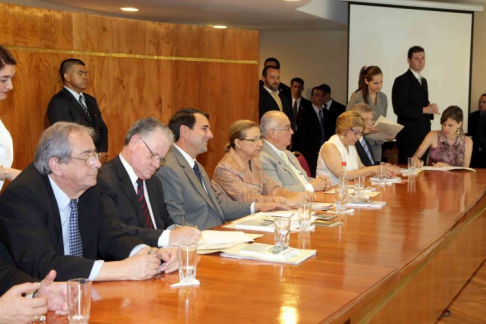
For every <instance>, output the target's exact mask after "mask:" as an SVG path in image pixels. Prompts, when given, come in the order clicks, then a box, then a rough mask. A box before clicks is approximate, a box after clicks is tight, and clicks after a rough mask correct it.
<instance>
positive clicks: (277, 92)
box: [263, 86, 280, 94]
mask: <svg viewBox="0 0 486 324" xmlns="http://www.w3.org/2000/svg"><path fill="white" fill-rule="evenodd" d="M263 87H264V88H265V90H267V91H268V92H269V93H270V94H272V93H276V94H279V93H280V91H279V90H278V89H277V91H273V90H272V89H270V88H267V87H266V86H263Z"/></svg>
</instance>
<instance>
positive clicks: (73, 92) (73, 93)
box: [64, 86, 84, 101]
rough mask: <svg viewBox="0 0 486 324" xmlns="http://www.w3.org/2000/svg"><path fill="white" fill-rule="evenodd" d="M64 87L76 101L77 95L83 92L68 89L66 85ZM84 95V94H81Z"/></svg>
mask: <svg viewBox="0 0 486 324" xmlns="http://www.w3.org/2000/svg"><path fill="white" fill-rule="evenodd" d="M64 89H66V90H67V91H69V92H70V93H71V94H72V95H73V96H74V98H76V101H79V96H81V95H82V94H83V93H82V92H80V93H77V92H76V91H74V90H73V89H69V88H68V87H66V86H64ZM83 97H84V96H83Z"/></svg>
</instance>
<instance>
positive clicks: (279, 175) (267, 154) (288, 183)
mask: <svg viewBox="0 0 486 324" xmlns="http://www.w3.org/2000/svg"><path fill="white" fill-rule="evenodd" d="M285 154H286V155H287V157H288V159H289V162H290V163H291V164H292V165H293V166H294V167H295V168H296V169H297V170H299V171H300V172H301V173H302V175H303V176H304V178H305V179H306V180H307V181H309V182H310V181H312V180H314V179H313V178H309V177H308V176H307V172H305V171H304V169H303V168H302V167H301V166H300V163H299V161H298V160H297V158H296V157H295V155H294V154H293V153H292V152H290V151H285ZM260 162H261V163H262V167H263V170H264V171H265V172H266V173H267V175H268V176H269V177H270V179H272V180H273V181H274V182H275V183H277V184H278V185H281V186H282V187H285V189H287V190H290V191H306V189H305V187H304V185H303V184H302V182H300V180H299V178H298V177H297V175H296V174H295V173H294V172H292V170H291V168H290V167H289V166H288V164H287V163H286V162H285V161H284V159H282V157H281V156H280V155H278V154H277V152H275V150H274V149H273V148H271V147H270V145H268V143H267V142H266V141H265V142H263V147H262V151H261V152H260Z"/></svg>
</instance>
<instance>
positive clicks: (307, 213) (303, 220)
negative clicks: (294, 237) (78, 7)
mask: <svg viewBox="0 0 486 324" xmlns="http://www.w3.org/2000/svg"><path fill="white" fill-rule="evenodd" d="M298 212H299V230H300V231H303V232H308V231H310V227H311V215H312V204H311V203H301V204H299V205H298Z"/></svg>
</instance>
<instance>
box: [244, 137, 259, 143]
mask: <svg viewBox="0 0 486 324" xmlns="http://www.w3.org/2000/svg"><path fill="white" fill-rule="evenodd" d="M241 140H242V141H248V142H253V144H256V143H258V142H263V137H261V136H260V137H257V138H242V139H241Z"/></svg>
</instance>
